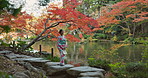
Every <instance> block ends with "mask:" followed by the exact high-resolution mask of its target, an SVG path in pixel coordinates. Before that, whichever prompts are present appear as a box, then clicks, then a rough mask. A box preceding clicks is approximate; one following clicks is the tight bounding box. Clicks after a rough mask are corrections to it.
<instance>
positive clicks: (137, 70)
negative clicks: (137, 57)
mask: <svg viewBox="0 0 148 78" xmlns="http://www.w3.org/2000/svg"><path fill="white" fill-rule="evenodd" d="M126 71H127V72H128V77H129V78H147V77H148V74H146V73H147V72H148V68H146V65H145V64H144V63H133V62H132V63H128V64H126Z"/></svg>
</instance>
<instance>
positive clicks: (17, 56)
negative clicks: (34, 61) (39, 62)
mask: <svg viewBox="0 0 148 78" xmlns="http://www.w3.org/2000/svg"><path fill="white" fill-rule="evenodd" d="M6 57H8V58H9V59H15V58H31V56H27V55H19V54H8V55H6Z"/></svg>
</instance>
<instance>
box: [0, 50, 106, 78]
mask: <svg viewBox="0 0 148 78" xmlns="http://www.w3.org/2000/svg"><path fill="white" fill-rule="evenodd" d="M0 55H1V56H5V57H7V58H9V59H10V60H13V61H16V62H17V63H18V64H20V65H23V66H24V67H25V68H27V69H28V70H32V71H35V72H38V73H39V72H41V71H44V72H45V75H46V77H47V78H104V74H105V70H103V69H99V68H93V67H89V66H80V67H74V66H73V65H71V64H66V65H65V66H60V65H58V64H59V62H51V61H50V60H45V59H44V58H36V57H32V56H28V55H23V54H16V53H13V52H12V51H7V50H5V51H0ZM38 69H40V70H38ZM26 75H27V74H24V73H23V74H21V75H20V74H15V75H14V76H15V77H16V78H27V77H28V78H31V77H30V76H27V77H26Z"/></svg>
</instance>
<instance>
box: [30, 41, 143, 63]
mask: <svg viewBox="0 0 148 78" xmlns="http://www.w3.org/2000/svg"><path fill="white" fill-rule="evenodd" d="M39 45H42V51H47V52H51V48H54V56H59V51H58V49H57V47H56V42H54V41H47V40H45V41H40V42H37V43H35V44H34V45H33V46H32V47H33V48H34V50H39ZM120 45H122V44H115V43H113V42H87V43H82V44H79V43H74V42H68V48H67V53H68V54H67V61H72V62H74V63H83V64H84V65H87V60H88V58H92V57H93V58H101V59H110V60H112V62H115V61H121V60H124V61H125V62H138V61H141V60H142V53H143V51H144V49H145V48H146V46H144V45H143V44H136V45H126V46H120ZM113 46H120V47H117V48H115V49H111V48H113Z"/></svg>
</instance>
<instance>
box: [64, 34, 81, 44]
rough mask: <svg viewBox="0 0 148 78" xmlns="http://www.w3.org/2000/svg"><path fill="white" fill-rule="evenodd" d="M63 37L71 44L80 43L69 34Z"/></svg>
mask: <svg viewBox="0 0 148 78" xmlns="http://www.w3.org/2000/svg"><path fill="white" fill-rule="evenodd" d="M65 37H66V38H67V39H68V40H69V41H71V42H80V39H78V38H76V37H74V36H73V35H71V34H68V35H66V36H65Z"/></svg>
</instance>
